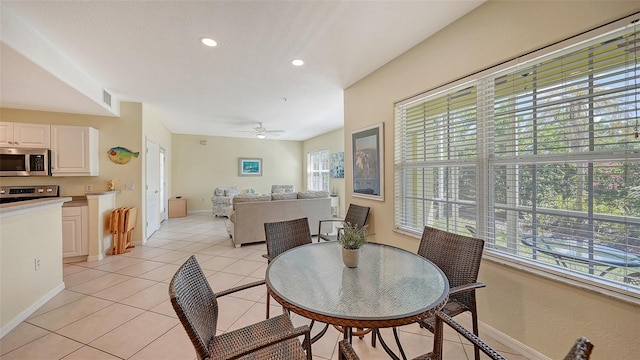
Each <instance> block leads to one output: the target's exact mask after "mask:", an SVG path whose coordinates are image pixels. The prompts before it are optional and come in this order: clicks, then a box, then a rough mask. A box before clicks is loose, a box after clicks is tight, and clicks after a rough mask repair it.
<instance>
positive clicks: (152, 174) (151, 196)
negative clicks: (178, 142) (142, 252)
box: [145, 138, 160, 241]
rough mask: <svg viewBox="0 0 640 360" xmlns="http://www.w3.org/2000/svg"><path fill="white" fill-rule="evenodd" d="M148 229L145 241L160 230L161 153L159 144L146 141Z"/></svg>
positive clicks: (146, 212) (146, 213)
mask: <svg viewBox="0 0 640 360" xmlns="http://www.w3.org/2000/svg"><path fill="white" fill-rule="evenodd" d="M146 144H147V149H146V154H147V162H146V165H147V166H146V177H145V178H146V181H147V184H146V186H145V190H146V197H145V198H146V211H145V215H146V228H145V230H146V231H145V241H146V240H147V239H149V238H150V237H151V235H153V233H154V232H156V230H158V229H159V228H160V152H159V150H158V144H156V143H155V142H153V141H152V140H150V139H149V138H147V139H146Z"/></svg>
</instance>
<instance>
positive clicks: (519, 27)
mask: <svg viewBox="0 0 640 360" xmlns="http://www.w3.org/2000/svg"><path fill="white" fill-rule="evenodd" d="M637 11H640V2H638V1H633V2H632V1H513V2H509V1H489V2H487V3H485V4H483V5H481V6H480V7H478V8H477V9H475V10H474V11H472V12H471V13H469V14H468V15H467V16H465V17H463V18H461V19H460V20H459V21H457V22H455V23H454V24H452V25H450V26H449V27H447V28H445V29H443V30H442V31H440V32H439V33H438V34H436V35H435V36H433V37H431V38H429V39H427V40H426V41H424V42H423V43H421V44H419V45H418V46H416V47H415V48H413V49H411V50H410V51H408V52H406V53H405V54H403V55H402V56H400V57H398V58H397V59H395V60H393V61H392V62H390V63H388V64H387V65H385V66H383V67H382V68H380V69H378V70H377V71H375V72H374V73H372V74H371V75H369V76H368V77H367V78H365V79H363V80H361V81H359V82H358V83H356V84H354V85H353V86H351V87H350V88H348V89H347V90H346V91H345V101H344V102H345V127H344V133H345V136H344V142H345V147H346V148H349V147H350V146H351V140H350V136H348V134H350V133H351V131H353V130H354V129H357V128H361V127H365V126H368V125H373V124H376V123H379V122H384V126H385V145H386V146H385V201H384V202H378V201H372V200H365V199H361V198H352V197H351V193H352V191H353V189H352V185H351V181H352V178H351V177H352V172H351V171H347V172H346V179H345V181H346V192H347V197H346V203H349V202H350V201H353V202H355V203H358V204H362V205H366V206H371V208H372V209H371V215H370V220H369V221H370V223H371V225H372V226H371V230H372V232H374V233H375V234H376V241H379V242H384V243H389V244H393V245H396V246H400V247H403V248H406V249H409V250H412V251H415V250H416V249H417V247H418V243H419V239H416V238H413V237H409V236H404V235H400V234H398V233H395V232H393V228H394V194H393V184H394V170H393V159H394V153H393V149H394V142H393V131H394V123H393V110H394V109H393V105H394V103H395V102H397V101H400V100H403V99H406V98H408V97H411V96H413V95H415V94H418V93H421V92H424V91H426V90H429V89H432V88H435V87H437V86H439V85H442V84H445V83H447V82H450V81H453V80H456V79H458V78H461V77H464V76H466V75H469V74H472V73H474V72H476V71H479V70H482V69H485V68H488V67H490V66H493V65H496V64H499V63H501V62H503V61H505V60H509V59H511V58H513V57H516V56H518V55H521V54H524V53H527V52H529V51H532V50H535V49H538V48H541V47H543V46H545V45H548V44H551V43H554V42H556V41H559V40H562V39H565V38H567V37H570V36H572V35H575V34H578V33H581V32H583V31H586V30H589V29H592V28H594V27H596V26H599V25H602V24H605V23H608V22H610V21H613V20H616V19H618V18H621V17H623V16H626V15H629V14H631V13H633V12H637ZM351 166H352V164H351V159H350V158H349V156H346V157H345V169H350V168H351ZM480 280H481V281H483V282H486V283H487V288H486V289H482V290H480V291H478V296H479V306H480V310H479V317H480V321H482V322H484V323H486V324H488V325H490V326H492V327H494V328H496V329H497V330H499V331H501V332H503V333H505V334H506V335H508V336H511V337H513V338H514V339H516V340H517V341H520V342H522V343H523V344H525V345H527V346H529V347H531V348H533V349H536V350H538V351H539V352H541V353H543V354H545V355H547V356H550V357H551V358H561V357H562V356H563V355H564V354H565V353H566V351H567V349H568V347H569V346H570V344H571V343H572V342H573V341H574V340H575V339H576V338H577V337H578V336H581V335H584V336H586V337H588V338H590V339H591V340H592V341H593V342H594V343H595V346H596V347H595V352H594V356H593V357H592V358H594V359H632V358H635V357H636V356H637V349H636V348H637V346H635V344H636V343H637V339H636V337H637V336H636V335H637V328H638V324H640V306H638V305H631V304H629V303H625V302H621V301H618V300H615V299H611V298H608V297H606V296H603V295H600V294H597V293H594V292H591V291H586V290H580V289H577V288H575V287H572V286H568V285H565V284H563V283H559V282H556V281H552V280H547V279H544V278H541V277H539V276H535V275H531V274H528V273H524V272H520V271H515V270H512V269H511V268H509V267H505V266H503V265H499V264H497V263H493V262H490V261H488V260H485V261H484V262H483V264H482V267H481V270H480Z"/></svg>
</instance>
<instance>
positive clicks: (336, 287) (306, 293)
mask: <svg viewBox="0 0 640 360" xmlns="http://www.w3.org/2000/svg"><path fill="white" fill-rule="evenodd" d="M266 281H267V285H268V286H269V288H270V290H271V291H272V292H274V293H275V295H276V296H277V297H280V298H281V299H282V300H284V301H285V302H287V303H289V304H291V305H293V306H295V307H298V308H300V309H303V310H306V311H308V312H310V313H313V314H319V315H323V316H327V317H331V318H334V319H337V320H361V321H362V320H364V321H366V320H374V321H380V320H398V319H405V318H410V317H414V316H416V315H420V314H424V313H428V312H430V311H431V310H433V309H434V308H439V306H441V305H443V304H444V302H445V301H446V299H447V295H448V293H449V282H448V280H447V278H446V276H445V275H444V273H443V272H442V271H441V270H440V269H439V268H438V267H437V266H435V265H434V264H433V263H431V262H430V261H428V260H426V259H425V258H423V257H421V256H418V255H416V254H414V253H411V252H409V251H406V250H403V249H399V248H396V247H393V246H387V245H381V244H374V243H368V244H365V245H364V246H363V247H362V248H361V255H360V263H359V265H358V267H357V268H348V267H346V266H345V265H344V264H343V262H342V248H341V246H340V244H338V243H337V242H322V243H313V244H308V245H304V246H299V247H296V248H294V249H291V250H289V251H287V252H284V253H282V254H281V255H280V256H278V257H277V258H275V259H274V260H272V261H271V263H270V264H269V267H268V268H267V273H266ZM294 311H295V310H294ZM338 322H341V321H338ZM347 322H348V321H347ZM334 324H335V323H334ZM345 324H346V323H345Z"/></svg>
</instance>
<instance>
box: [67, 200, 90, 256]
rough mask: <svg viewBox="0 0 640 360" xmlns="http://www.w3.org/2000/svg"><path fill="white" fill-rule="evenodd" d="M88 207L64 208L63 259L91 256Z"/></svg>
mask: <svg viewBox="0 0 640 360" xmlns="http://www.w3.org/2000/svg"><path fill="white" fill-rule="evenodd" d="M88 214H89V207H88V206H63V207H62V257H72V256H83V255H89V229H88V227H89V226H88V216H89V215H88Z"/></svg>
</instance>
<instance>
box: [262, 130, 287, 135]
mask: <svg viewBox="0 0 640 360" xmlns="http://www.w3.org/2000/svg"><path fill="white" fill-rule="evenodd" d="M265 132H266V133H268V134H281V133H283V132H284V130H267V131H265Z"/></svg>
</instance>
